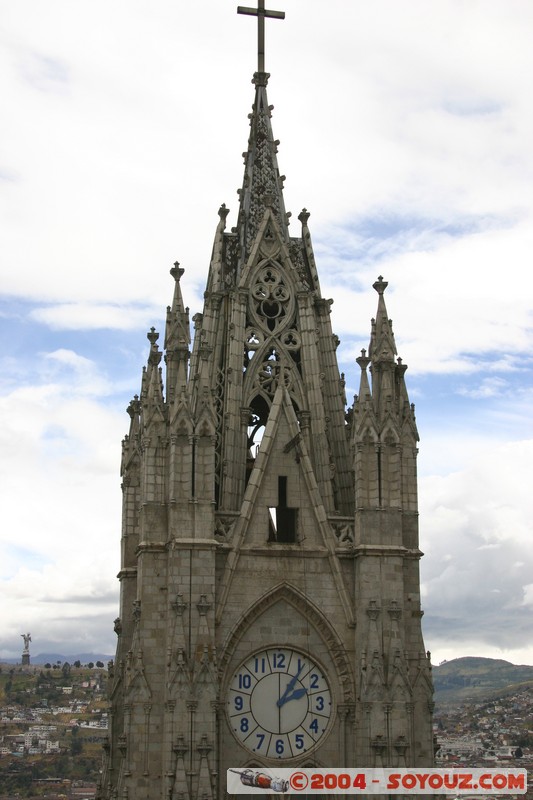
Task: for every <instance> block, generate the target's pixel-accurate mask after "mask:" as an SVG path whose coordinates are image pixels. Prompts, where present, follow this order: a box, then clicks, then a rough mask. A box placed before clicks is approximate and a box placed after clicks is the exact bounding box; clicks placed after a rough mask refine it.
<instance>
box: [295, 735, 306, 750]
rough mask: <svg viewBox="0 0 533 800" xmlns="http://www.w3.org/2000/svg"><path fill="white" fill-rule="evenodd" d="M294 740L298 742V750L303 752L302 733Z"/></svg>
mask: <svg viewBox="0 0 533 800" xmlns="http://www.w3.org/2000/svg"><path fill="white" fill-rule="evenodd" d="M294 738H295V740H296V749H297V750H301V749H302V748H303V746H304V737H303V736H302V734H301V733H297V734H296V736H295V737H294Z"/></svg>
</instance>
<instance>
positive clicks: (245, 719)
mask: <svg viewBox="0 0 533 800" xmlns="http://www.w3.org/2000/svg"><path fill="white" fill-rule="evenodd" d="M248 726H249V723H248V717H243V718H242V719H241V732H242V733H247V732H248Z"/></svg>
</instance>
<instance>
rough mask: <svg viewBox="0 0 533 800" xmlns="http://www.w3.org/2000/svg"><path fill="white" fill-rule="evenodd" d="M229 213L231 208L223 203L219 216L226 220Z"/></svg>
mask: <svg viewBox="0 0 533 800" xmlns="http://www.w3.org/2000/svg"><path fill="white" fill-rule="evenodd" d="M228 214H229V208H226V204H225V203H222V205H221V206H220V208H219V209H218V216H219V217H220V219H222V220H224V222H225V221H226V217H227V216H228Z"/></svg>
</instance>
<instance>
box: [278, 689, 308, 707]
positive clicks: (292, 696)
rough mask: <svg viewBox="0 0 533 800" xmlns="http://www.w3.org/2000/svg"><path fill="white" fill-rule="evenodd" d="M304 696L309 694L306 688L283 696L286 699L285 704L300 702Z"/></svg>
mask: <svg viewBox="0 0 533 800" xmlns="http://www.w3.org/2000/svg"><path fill="white" fill-rule="evenodd" d="M304 694H307V689H306V688H305V686H304V687H303V688H302V689H295V690H294V691H293V693H292V694H289V695H283V697H284V700H283V702H284V703H288V702H289V700H298V699H299V698H300V697H303V696H304Z"/></svg>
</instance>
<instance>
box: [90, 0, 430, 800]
mask: <svg viewBox="0 0 533 800" xmlns="http://www.w3.org/2000/svg"><path fill="white" fill-rule="evenodd" d="M244 12H245V13H251V12H252V10H251V9H244ZM261 12H262V13H261ZM256 13H257V14H258V18H259V22H260V29H261V23H262V24H264V21H265V16H272V15H273V14H275V13H276V12H266V11H265V10H264V3H263V2H262V0H260V4H259V9H258V10H256ZM277 16H280V14H279V12H277ZM259 67H260V69H259V71H258V72H257V73H256V74H255V75H254V79H253V83H254V85H255V99H254V104H253V110H252V113H251V115H250V135H249V141H248V149H247V152H246V153H245V154H244V157H245V169H244V180H243V184H242V189H241V190H240V192H239V208H238V213H237V219H236V225H235V227H232V228H231V229H230V230H228V229H227V227H226V219H227V216H228V213H229V212H228V209H227V208H226V207H225V206H224V205H223V206H222V207H221V208H220V209H219V212H218V216H219V221H218V225H217V227H216V233H215V239H214V245H213V250H212V256H211V262H210V265H209V272H208V279H207V288H206V292H205V303H204V309H203V313H201V314H200V313H198V314H196V315H195V316H194V317H193V318H192V322H193V325H194V340H193V345H192V352H191V351H190V333H189V330H190V323H189V310H188V308H186V307H185V305H184V302H183V298H182V292H181V288H180V279H181V277H182V274H183V269H182V268H181V267H180V266H179V264H177V263H176V264H175V265H174V267H173V269H172V270H171V275H172V278H173V280H174V296H173V300H172V305H171V306H169V307H168V309H167V318H166V330H165V336H164V342H163V347H162V349H160V345H159V344H158V342H159V334H158V333H157V332H156V331H155V330H154V329H153V328H152V329H151V331H150V332H149V333H148V341H149V352H148V357H147V364H146V366H145V367H144V369H143V374H142V382H141V391H140V395H138V396H137V395H136V396H135V397H134V399H133V400H132V401H131V403H130V406H129V408H128V413H129V416H130V430H129V433H128V435H127V436H126V437H125V440H124V443H123V453H122V480H123V484H122V490H123V527H122V554H121V570H120V573H119V579H120V584H121V592H120V617H119V618H118V619H117V620H116V621H115V631H116V633H117V635H118V645H117V653H116V660H115V662H114V664H111V665H110V674H109V687H110V689H109V691H110V707H111V712H110V735H109V741H108V743H107V745H106V754H105V759H104V770H103V774H102V779H101V787H100V790H99V797H100V798H102V800H103V799H104V798H105V800H110V799H111V798H128V797H129V798H130V800H168V799H170V800H204V798H207V799H208V800H221V798H224V797H225V796H226V770H227V769H228V768H229V767H249V766H250V767H251V766H257V767H260V768H264V767H274V766H278V767H280V766H284V767H285V766H302V767H303V766H313V765H316V766H325V767H351V766H360V767H375V766H390V767H393V766H398V767H401V766H410V765H418V766H430V765H431V764H432V757H433V752H432V730H431V710H432V702H431V701H432V683H431V667H430V663H429V655H427V654H426V653H425V650H424V644H423V639H422V632H421V617H422V613H423V612H422V611H421V608H420V581H419V572H418V564H419V559H420V556H421V555H422V554H421V552H420V550H419V547H418V512H417V477H416V455H417V442H418V434H417V429H416V423H415V416H414V410H413V406H411V405H410V403H409V398H408V394H407V389H406V385H405V380H404V377H405V370H406V366H405V365H404V364H402V362H401V359H399V358H397V354H396V346H395V341H394V335H393V331H392V325H391V321H390V320H389V318H388V315H387V310H386V307H385V300H384V292H385V289H386V286H387V283H386V282H385V281H384V280H383V279H382V278H381V277H380V278H379V279H378V280H377V281H376V283H375V284H374V289H375V290H376V292H377V294H378V302H377V313H376V318H375V320H373V321H372V327H371V336H370V346H369V348H368V354H367V352H366V351H365V350H363V351H362V354H361V357H360V358H358V359H357V363H358V365H359V368H360V391H359V395H358V396H357V397H356V399H355V402H354V404H353V407H351V408H349V409H348V410H347V409H346V400H345V394H344V379H343V376H342V375H340V374H339V369H338V364H337V359H336V348H337V346H338V344H339V340H338V339H337V337H336V336H335V335H334V333H333V332H332V329H331V322H330V306H331V302H332V301H331V300H328V299H325V298H323V297H322V295H321V292H320V285H319V280H318V273H317V266H316V263H315V258H314V255H313V248H312V243H311V236H310V232H309V227H308V220H309V213H308V212H307V211H306V210H305V209H304V210H303V211H302V212H301V213H300V215H299V217H298V220H299V229H298V231H297V232H296V235H292V234H291V233H290V232H289V216H290V215H289V214H287V213H286V211H285V206H284V201H283V177H282V176H281V175H280V172H279V169H278V163H277V149H278V142H277V141H276V140H275V139H274V136H273V133H272V127H271V111H272V106H269V104H268V100H267V81H268V74H267V73H266V72H265V71H264V63H263V62H262V60H261V33H260V63H259Z"/></svg>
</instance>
